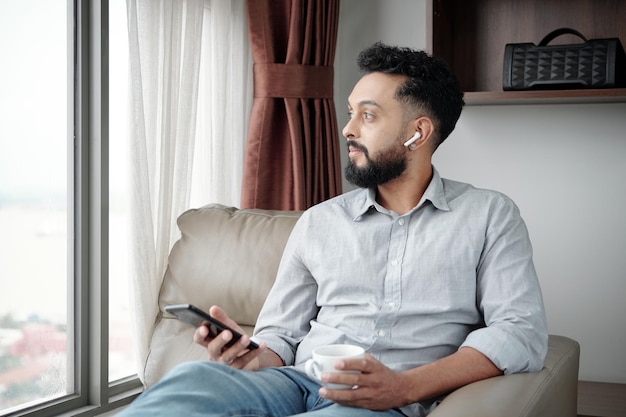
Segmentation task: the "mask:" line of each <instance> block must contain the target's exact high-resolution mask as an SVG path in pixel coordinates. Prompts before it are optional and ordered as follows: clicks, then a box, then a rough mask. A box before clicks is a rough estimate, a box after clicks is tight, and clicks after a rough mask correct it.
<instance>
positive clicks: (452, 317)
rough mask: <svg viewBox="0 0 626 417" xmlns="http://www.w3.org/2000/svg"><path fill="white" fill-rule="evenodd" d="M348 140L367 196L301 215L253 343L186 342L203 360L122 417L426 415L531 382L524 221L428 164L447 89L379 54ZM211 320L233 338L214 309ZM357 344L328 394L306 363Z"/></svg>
mask: <svg viewBox="0 0 626 417" xmlns="http://www.w3.org/2000/svg"><path fill="white" fill-rule="evenodd" d="M359 66H360V68H361V70H362V71H363V72H364V75H363V77H362V78H361V79H360V80H359V81H358V83H357V84H356V86H355V87H354V89H353V91H352V93H351V95H350V97H349V99H348V109H349V120H348V123H347V124H346V126H345V128H344V129H343V134H344V136H345V137H346V138H347V144H348V149H349V158H350V161H349V165H348V167H347V168H346V177H347V179H348V180H350V181H351V182H353V183H354V184H356V185H358V186H359V187H362V188H361V189H359V190H355V191H352V192H348V193H346V194H344V195H342V196H338V197H336V198H333V199H331V200H328V201H326V202H324V203H321V204H319V205H317V206H315V207H313V208H311V209H309V210H307V211H306V212H305V213H304V214H303V215H302V216H301V218H300V219H299V221H298V223H297V224H296V226H295V227H294V230H293V232H292V234H291V236H290V239H289V242H288V243H287V246H286V248H285V252H284V254H283V258H282V261H281V265H280V267H279V270H278V274H277V279H276V285H275V286H274V287H273V289H272V291H271V292H270V294H269V296H268V298H267V301H266V303H265V305H264V307H263V310H262V311H261V314H260V317H259V320H258V323H257V326H256V329H255V335H254V337H253V339H254V340H255V341H256V342H258V343H259V344H260V348H259V349H256V350H252V351H248V350H247V349H246V346H247V345H248V343H249V340H250V339H249V338H248V337H247V336H244V337H242V338H241V340H240V342H239V343H236V344H235V345H233V346H232V347H230V348H226V347H225V345H226V343H227V342H228V341H229V340H230V339H231V338H232V334H231V333H230V332H228V331H226V332H223V333H222V334H221V335H220V336H219V337H217V338H215V339H212V340H206V337H207V334H208V331H207V328H206V327H204V326H201V327H199V328H198V329H197V330H196V333H195V335H194V340H195V341H196V342H197V343H200V344H202V345H204V346H205V347H206V349H207V352H208V358H209V361H206V362H195V363H188V364H183V365H181V366H179V367H178V368H176V369H174V370H173V371H172V372H171V373H170V374H169V375H168V376H166V377H165V378H163V380H162V381H161V382H159V383H158V384H157V385H155V386H154V387H153V388H151V389H150V390H148V391H147V392H146V393H144V394H143V395H142V396H141V397H140V398H139V399H138V400H137V401H136V402H135V403H134V404H133V405H132V406H131V407H129V408H128V409H127V410H126V412H125V413H123V415H146V416H147V415H151V416H154V415H160V413H161V414H163V415H185V416H191V415H198V416H200V415H202V416H213V415H215V416H217V415H219V416H223V415H238V416H248V415H251V416H252V415H254V416H289V415H299V414H306V415H311V416H377V415H380V416H402V415H407V416H423V415H426V414H427V413H428V412H429V411H430V410H432V409H433V408H434V407H435V406H436V404H437V403H438V400H439V399H440V398H441V397H442V396H443V395H445V394H446V393H448V392H450V391H452V390H454V389H456V388H458V387H460V386H463V385H465V384H468V383H471V382H474V381H477V380H481V379H485V378H489V377H492V376H496V375H501V374H503V373H504V374H509V373H515V372H527V371H535V370H539V369H541V368H542V366H543V360H544V357H545V354H546V351H547V330H546V320H545V313H544V308H543V302H542V298H541V292H540V288H539V284H538V280H537V277H536V273H535V270H534V266H533V262H532V253H531V252H532V249H531V246H530V241H529V238H528V233H527V230H526V227H525V225H524V222H523V221H522V219H521V218H520V215H519V210H518V209H517V207H516V206H515V204H514V203H513V202H512V201H511V200H509V199H508V198H507V197H506V196H504V195H502V194H499V193H496V192H493V191H487V190H480V189H476V188H474V187H472V186H470V185H467V184H463V183H459V182H455V181H450V180H445V179H442V178H441V177H440V176H439V174H438V172H437V171H436V170H435V169H434V168H433V167H432V164H431V158H432V154H433V152H434V151H435V150H436V149H437V147H438V146H439V145H440V144H441V142H443V141H444V140H445V139H446V138H447V137H448V135H449V134H450V133H451V132H452V130H453V129H454V126H455V124H456V121H457V120H458V118H459V116H460V113H461V109H462V106H463V93H462V92H461V91H460V88H459V85H458V82H457V80H456V78H455V77H454V76H453V74H451V72H450V71H449V70H448V68H447V67H446V66H445V65H444V64H443V63H441V62H440V61H438V60H436V59H433V58H432V57H430V56H428V55H427V54H425V53H423V52H420V51H413V50H410V49H406V48H396V47H389V46H386V45H383V44H380V43H377V44H375V45H373V46H372V47H370V48H368V49H366V50H365V51H363V52H362V53H361V54H360V55H359ZM210 313H211V314H212V315H213V316H214V317H216V318H217V319H218V320H221V321H223V322H225V323H226V324H228V325H230V326H232V327H233V328H235V329H236V330H241V329H240V328H239V327H238V326H237V324H236V323H235V322H234V321H232V320H231V319H230V318H229V317H228V316H227V314H226V312H224V311H223V310H221V309H220V308H219V307H217V306H214V307H212V308H211V310H210ZM334 343H349V344H355V345H359V346H362V347H364V348H365V349H366V351H367V354H366V356H365V358H364V359H353V360H342V361H338V362H337V364H336V367H337V368H338V369H341V370H355V371H360V373H349V374H338V373H328V374H325V375H324V376H323V378H322V379H323V380H324V381H325V382H332V383H339V384H349V385H352V386H355V389H351V390H331V389H327V388H325V387H323V386H321V385H320V384H319V383H318V382H316V381H314V380H312V379H310V378H308V377H307V376H306V375H305V374H304V373H303V372H302V367H303V364H304V362H305V361H306V360H307V359H308V358H310V356H311V351H312V350H313V349H314V348H315V347H317V346H322V345H327V344H334Z"/></svg>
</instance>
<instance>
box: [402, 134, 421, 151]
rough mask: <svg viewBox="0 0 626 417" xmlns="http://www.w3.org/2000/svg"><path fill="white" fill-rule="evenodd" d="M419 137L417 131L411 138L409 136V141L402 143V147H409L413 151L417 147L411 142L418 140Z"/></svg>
mask: <svg viewBox="0 0 626 417" xmlns="http://www.w3.org/2000/svg"><path fill="white" fill-rule="evenodd" d="M421 137H422V134H421V133H420V132H419V130H416V131H415V134H414V135H413V136H411V139H409V140H407V141H406V142H404V146H406V147H407V148H408V147H409V146H411V149H415V147H416V146H417V145H415V144H413V142H415V141H416V140H418V139H419V138H421Z"/></svg>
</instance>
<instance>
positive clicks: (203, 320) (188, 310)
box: [165, 304, 259, 350]
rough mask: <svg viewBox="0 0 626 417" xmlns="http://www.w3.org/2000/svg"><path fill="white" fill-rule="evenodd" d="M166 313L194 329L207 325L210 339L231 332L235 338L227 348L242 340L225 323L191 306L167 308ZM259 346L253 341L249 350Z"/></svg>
mask: <svg viewBox="0 0 626 417" xmlns="http://www.w3.org/2000/svg"><path fill="white" fill-rule="evenodd" d="M165 311H167V312H168V313H171V314H173V315H174V316H176V318H177V319H179V320H182V321H184V322H185V323H188V324H191V325H192V326H194V327H198V326H200V325H201V324H205V325H206V326H207V327H208V328H209V336H208V337H210V338H213V339H214V338H216V337H217V335H218V334H220V333H221V332H222V331H224V330H229V331H230V332H231V333H232V334H233V338H232V339H231V340H230V341H229V342H228V343H227V344H226V346H227V347H230V346H232V345H234V344H235V343H237V341H238V340H239V339H241V333H239V332H238V331H236V330H233V329H231V328H230V327H228V326H227V325H225V324H224V323H222V322H221V321H219V320H216V319H214V318H213V317H211V316H210V315H209V314H208V313H205V312H204V311H202V310H201V309H199V308H198V307H196V306H194V305H191V304H176V305H170V306H166V307H165ZM258 347H259V345H257V344H256V343H254V342H253V341H252V340H251V341H250V344H249V345H248V349H251V350H252V349H256V348H258Z"/></svg>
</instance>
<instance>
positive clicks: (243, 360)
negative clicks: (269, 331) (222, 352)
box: [230, 343, 267, 370]
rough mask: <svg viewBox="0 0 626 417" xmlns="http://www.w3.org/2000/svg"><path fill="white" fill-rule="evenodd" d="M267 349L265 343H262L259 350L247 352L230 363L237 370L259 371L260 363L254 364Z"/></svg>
mask: <svg viewBox="0 0 626 417" xmlns="http://www.w3.org/2000/svg"><path fill="white" fill-rule="evenodd" d="M266 348H267V345H266V344H265V343H260V344H259V347H258V348H257V349H252V350H246V351H245V352H244V353H243V354H242V355H240V356H238V357H237V358H235V359H234V360H232V361H231V362H230V366H231V367H233V368H236V369H251V370H256V369H258V363H254V361H255V359H256V358H258V357H259V355H261V354H262V353H263V351H264V350H265V349H266Z"/></svg>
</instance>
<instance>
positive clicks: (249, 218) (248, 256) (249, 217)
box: [144, 204, 301, 385]
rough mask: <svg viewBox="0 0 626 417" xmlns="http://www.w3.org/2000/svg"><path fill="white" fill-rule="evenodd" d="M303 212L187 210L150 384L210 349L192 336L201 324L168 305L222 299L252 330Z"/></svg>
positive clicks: (163, 298) (204, 305) (166, 282)
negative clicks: (180, 316) (175, 312)
mask: <svg viewBox="0 0 626 417" xmlns="http://www.w3.org/2000/svg"><path fill="white" fill-rule="evenodd" d="M300 214H301V212H294V211H272V210H254V209H241V210H240V209H237V208H234V207H225V206H222V205H218V204H212V205H208V206H204V207H201V208H199V209H191V210H188V211H186V212H185V213H183V214H182V215H180V217H179V218H178V227H179V229H180V232H181V236H180V239H179V240H178V241H177V242H176V243H175V244H174V246H173V248H172V250H171V252H170V256H169V258H168V267H167V270H166V272H165V275H164V278H163V283H162V285H161V291H160V294H159V315H158V317H157V318H156V322H155V327H154V331H153V336H152V339H151V342H150V352H149V355H148V359H147V361H146V367H145V370H144V382H145V383H146V385H152V384H153V383H155V382H156V381H157V380H158V379H160V377H161V376H162V375H163V374H164V373H165V372H167V371H168V370H169V369H170V368H171V367H173V366H175V365H177V364H178V363H181V362H185V361H189V360H197V359H203V358H205V357H206V353H205V352H204V350H203V349H202V348H201V347H200V346H198V345H195V344H194V343H193V341H192V335H193V330H194V329H193V328H191V327H190V326H188V325H186V324H184V323H181V322H179V321H178V320H176V319H173V318H170V316H169V315H168V314H166V313H165V314H164V308H165V306H166V305H169V304H181V303H189V304H194V305H196V306H198V307H200V308H201V309H203V310H205V311H207V310H208V309H209V308H210V307H211V306H212V305H214V304H217V305H219V306H220V307H222V308H224V309H225V310H226V312H228V314H229V315H230V316H231V317H232V318H233V319H234V320H235V321H236V322H237V323H239V324H240V325H242V327H244V328H245V330H246V331H248V332H251V331H252V328H253V326H254V324H255V323H256V319H257V317H258V315H259V312H260V310H261V307H262V306H263V302H264V301H265V298H266V297H267V293H268V292H269V290H270V288H271V287H272V284H273V283H274V279H275V277H276V271H277V269H278V264H279V263H280V258H281V256H282V253H283V249H284V247H285V244H286V243H287V239H288V237H289V234H290V233H291V229H292V228H293V226H294V225H295V223H296V221H297V219H298V217H299V216H300Z"/></svg>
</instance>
